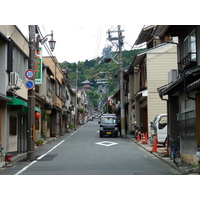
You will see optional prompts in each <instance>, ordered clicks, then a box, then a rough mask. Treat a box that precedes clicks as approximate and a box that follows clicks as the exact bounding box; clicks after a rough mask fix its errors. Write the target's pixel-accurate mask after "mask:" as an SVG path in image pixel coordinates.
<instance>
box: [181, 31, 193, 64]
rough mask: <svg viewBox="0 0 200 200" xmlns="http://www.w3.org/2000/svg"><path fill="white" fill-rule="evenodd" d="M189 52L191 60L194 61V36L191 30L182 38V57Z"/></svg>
mask: <svg viewBox="0 0 200 200" xmlns="http://www.w3.org/2000/svg"><path fill="white" fill-rule="evenodd" d="M188 54H191V60H192V61H196V36H195V31H192V33H191V34H189V35H188V36H187V37H186V38H185V40H184V57H186V56H187V55H188Z"/></svg>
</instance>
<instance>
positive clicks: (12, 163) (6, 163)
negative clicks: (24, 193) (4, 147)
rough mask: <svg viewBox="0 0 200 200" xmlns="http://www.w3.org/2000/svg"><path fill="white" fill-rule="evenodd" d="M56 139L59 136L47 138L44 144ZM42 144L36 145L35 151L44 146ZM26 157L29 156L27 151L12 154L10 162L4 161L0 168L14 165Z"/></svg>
mask: <svg viewBox="0 0 200 200" xmlns="http://www.w3.org/2000/svg"><path fill="white" fill-rule="evenodd" d="M55 139H57V137H50V138H47V139H46V140H44V143H43V145H45V144H47V143H49V142H51V141H53V140H55ZM43 145H42V146H43ZM42 146H40V147H38V146H35V151H37V149H40V148H42ZM26 157H27V152H25V153H20V154H17V155H15V156H12V158H11V161H10V162H4V163H3V164H2V165H1V166H0V169H1V167H2V168H5V167H12V166H13V165H14V163H16V162H18V161H20V160H22V159H25V158H26Z"/></svg>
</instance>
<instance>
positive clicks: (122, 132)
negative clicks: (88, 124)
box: [118, 25, 126, 138]
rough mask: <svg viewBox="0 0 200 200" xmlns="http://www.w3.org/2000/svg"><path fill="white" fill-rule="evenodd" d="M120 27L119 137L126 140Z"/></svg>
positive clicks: (119, 32)
mask: <svg viewBox="0 0 200 200" xmlns="http://www.w3.org/2000/svg"><path fill="white" fill-rule="evenodd" d="M120 28H121V26H120V25H118V44H119V69H120V106H121V135H122V137H125V138H126V133H125V119H124V117H125V114H124V79H123V62H122V45H123V36H122V31H121V30H120Z"/></svg>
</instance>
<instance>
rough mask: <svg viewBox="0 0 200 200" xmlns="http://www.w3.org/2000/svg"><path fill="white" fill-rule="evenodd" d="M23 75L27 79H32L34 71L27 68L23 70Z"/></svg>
mask: <svg viewBox="0 0 200 200" xmlns="http://www.w3.org/2000/svg"><path fill="white" fill-rule="evenodd" d="M25 76H26V78H28V79H33V78H34V71H33V70H32V69H28V70H26V71H25Z"/></svg>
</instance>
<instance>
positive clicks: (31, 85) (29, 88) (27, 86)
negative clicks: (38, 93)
mask: <svg viewBox="0 0 200 200" xmlns="http://www.w3.org/2000/svg"><path fill="white" fill-rule="evenodd" d="M25 86H26V88H27V89H28V90H31V89H33V88H34V86H35V83H34V81H32V80H27V81H26V82H25Z"/></svg>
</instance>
